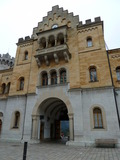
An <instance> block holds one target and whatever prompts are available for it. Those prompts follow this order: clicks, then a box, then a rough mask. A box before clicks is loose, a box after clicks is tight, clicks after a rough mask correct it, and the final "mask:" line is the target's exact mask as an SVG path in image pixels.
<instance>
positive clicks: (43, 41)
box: [40, 37, 46, 49]
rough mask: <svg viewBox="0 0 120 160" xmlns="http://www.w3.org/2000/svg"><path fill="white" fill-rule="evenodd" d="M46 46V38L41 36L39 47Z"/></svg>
mask: <svg viewBox="0 0 120 160" xmlns="http://www.w3.org/2000/svg"><path fill="white" fill-rule="evenodd" d="M44 48H46V39H45V38H44V37H43V38H41V39H40V49H44Z"/></svg>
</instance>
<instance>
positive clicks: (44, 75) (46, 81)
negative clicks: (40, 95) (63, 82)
mask: <svg viewBox="0 0 120 160" xmlns="http://www.w3.org/2000/svg"><path fill="white" fill-rule="evenodd" d="M46 85H48V75H47V73H46V72H44V73H43V74H42V86H46Z"/></svg>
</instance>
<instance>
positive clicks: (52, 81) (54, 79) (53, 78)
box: [51, 71, 57, 85]
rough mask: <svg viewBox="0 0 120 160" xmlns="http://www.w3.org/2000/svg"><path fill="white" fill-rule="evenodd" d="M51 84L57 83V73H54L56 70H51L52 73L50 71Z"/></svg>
mask: <svg viewBox="0 0 120 160" xmlns="http://www.w3.org/2000/svg"><path fill="white" fill-rule="evenodd" d="M51 84H52V85H53V84H57V73H56V71H53V72H52V73H51Z"/></svg>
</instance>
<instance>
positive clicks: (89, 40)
mask: <svg viewBox="0 0 120 160" xmlns="http://www.w3.org/2000/svg"><path fill="white" fill-rule="evenodd" d="M92 45H93V44H92V38H87V47H92Z"/></svg>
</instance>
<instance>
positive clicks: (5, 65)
mask: <svg viewBox="0 0 120 160" xmlns="http://www.w3.org/2000/svg"><path fill="white" fill-rule="evenodd" d="M14 61H15V58H14V57H11V56H10V55H9V53H6V54H3V55H1V54H0V70H4V69H9V68H12V67H13V66H14Z"/></svg>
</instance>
